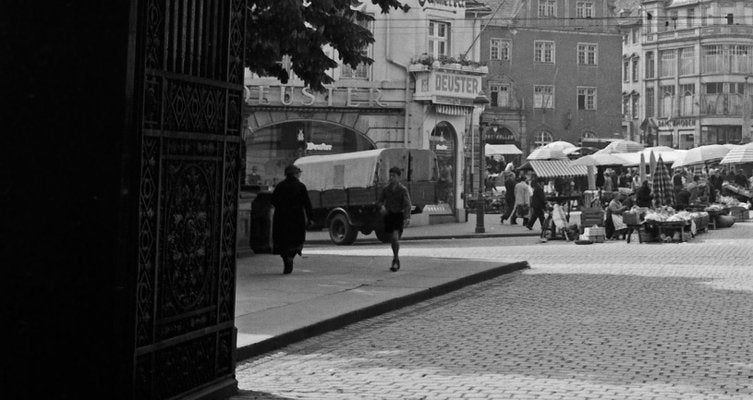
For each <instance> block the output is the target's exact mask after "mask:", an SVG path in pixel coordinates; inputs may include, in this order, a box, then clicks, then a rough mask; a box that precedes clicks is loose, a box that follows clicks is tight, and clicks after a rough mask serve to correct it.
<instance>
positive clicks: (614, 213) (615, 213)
mask: <svg viewBox="0 0 753 400" xmlns="http://www.w3.org/2000/svg"><path fill="white" fill-rule="evenodd" d="M626 197H627V196H626V195H625V194H624V193H622V192H619V193H618V194H617V196H616V197H615V198H613V199H612V201H610V202H609V206H607V213H608V214H609V216H610V217H611V221H612V224H613V226H614V233H612V234H611V235H607V237H609V238H616V237H617V236H620V235H625V233H627V225H626V224H625V222H624V221H623V220H622V213H624V212H625V211H626V210H627V207H625V206H624V205H623V204H622V202H623V201H624V200H625V198H626Z"/></svg>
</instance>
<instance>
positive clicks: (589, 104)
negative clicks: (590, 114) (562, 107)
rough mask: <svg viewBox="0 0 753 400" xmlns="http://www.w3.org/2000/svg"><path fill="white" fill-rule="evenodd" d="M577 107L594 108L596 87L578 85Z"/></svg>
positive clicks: (580, 108) (583, 108)
mask: <svg viewBox="0 0 753 400" xmlns="http://www.w3.org/2000/svg"><path fill="white" fill-rule="evenodd" d="M578 109H579V110H595V109H596V88H592V87H579V88H578Z"/></svg>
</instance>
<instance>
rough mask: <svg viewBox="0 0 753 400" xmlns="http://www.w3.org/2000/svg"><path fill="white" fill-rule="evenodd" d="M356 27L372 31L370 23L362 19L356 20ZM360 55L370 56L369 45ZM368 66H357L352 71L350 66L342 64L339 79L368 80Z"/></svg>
mask: <svg viewBox="0 0 753 400" xmlns="http://www.w3.org/2000/svg"><path fill="white" fill-rule="evenodd" d="M356 23H357V24H358V25H360V26H361V27H363V28H366V29H368V30H369V31H373V29H372V27H371V21H369V20H367V19H365V18H362V19H358V20H357V21H356ZM361 54H363V55H364V56H370V55H371V45H368V46H367V47H366V48H365V49H363V50H361ZM369 70H370V68H369V64H363V63H361V64H358V66H357V67H356V68H355V69H354V68H351V67H350V65H347V64H342V65H341V66H340V78H341V79H369Z"/></svg>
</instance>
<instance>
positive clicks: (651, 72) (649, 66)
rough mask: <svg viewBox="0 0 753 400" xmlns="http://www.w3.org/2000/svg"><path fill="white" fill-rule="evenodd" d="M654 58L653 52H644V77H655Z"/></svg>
mask: <svg viewBox="0 0 753 400" xmlns="http://www.w3.org/2000/svg"><path fill="white" fill-rule="evenodd" d="M655 64H656V62H655V60H654V52H653V51H648V52H646V78H649V79H651V78H654V77H655V73H656V72H655V70H656V67H655Z"/></svg>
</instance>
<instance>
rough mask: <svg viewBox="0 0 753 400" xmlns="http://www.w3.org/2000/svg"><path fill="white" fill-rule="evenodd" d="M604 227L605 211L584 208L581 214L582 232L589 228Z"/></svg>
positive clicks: (596, 208)
mask: <svg viewBox="0 0 753 400" xmlns="http://www.w3.org/2000/svg"><path fill="white" fill-rule="evenodd" d="M593 225H596V226H604V210H602V209H601V208H598V207H595V208H584V209H583V210H581V213H580V226H581V231H584V229H585V228H586V227H589V226H593Z"/></svg>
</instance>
